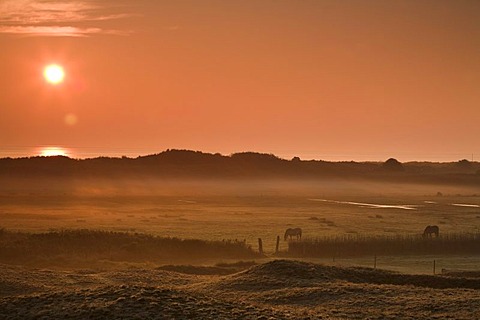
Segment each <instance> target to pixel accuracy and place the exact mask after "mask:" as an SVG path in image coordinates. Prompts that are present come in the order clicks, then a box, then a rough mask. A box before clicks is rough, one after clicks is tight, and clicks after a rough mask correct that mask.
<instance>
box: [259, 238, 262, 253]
mask: <svg viewBox="0 0 480 320" xmlns="http://www.w3.org/2000/svg"><path fill="white" fill-rule="evenodd" d="M258 252H259V253H260V254H261V255H263V244H262V238H258Z"/></svg>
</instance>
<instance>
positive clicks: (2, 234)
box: [0, 229, 258, 266]
mask: <svg viewBox="0 0 480 320" xmlns="http://www.w3.org/2000/svg"><path fill="white" fill-rule="evenodd" d="M255 257H258V253H256V252H255V251H254V250H253V249H252V248H251V247H250V246H248V245H247V244H246V243H245V242H243V241H231V240H226V241H205V240H197V239H178V238H165V237H157V236H152V235H146V234H139V233H125V232H108V231H96V230H87V229H83V230H63V231H52V232H46V233H26V232H12V231H7V230H4V229H0V263H11V264H22V265H32V266H39V265H40V266H41V265H70V266H72V265H74V266H85V265H92V264H94V263H95V261H99V260H107V261H116V262H154V263H155V262H157V263H178V262H189V263H191V262H198V261H199V260H200V261H201V260H205V259H252V258H255Z"/></svg>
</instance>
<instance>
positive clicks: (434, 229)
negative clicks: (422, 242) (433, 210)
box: [423, 226, 440, 238]
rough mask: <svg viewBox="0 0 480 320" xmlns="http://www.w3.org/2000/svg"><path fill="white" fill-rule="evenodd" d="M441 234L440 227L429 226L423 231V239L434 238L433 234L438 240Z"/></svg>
mask: <svg viewBox="0 0 480 320" xmlns="http://www.w3.org/2000/svg"><path fill="white" fill-rule="evenodd" d="M439 233H440V229H439V228H438V226H427V227H426V228H425V230H424V231H423V237H424V238H426V237H429V238H431V237H432V234H434V235H435V237H436V238H438V234H439Z"/></svg>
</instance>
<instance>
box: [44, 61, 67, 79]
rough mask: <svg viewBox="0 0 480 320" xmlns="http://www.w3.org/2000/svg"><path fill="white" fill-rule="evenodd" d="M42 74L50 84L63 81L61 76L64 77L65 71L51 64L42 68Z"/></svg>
mask: <svg viewBox="0 0 480 320" xmlns="http://www.w3.org/2000/svg"><path fill="white" fill-rule="evenodd" d="M43 76H44V77H45V80H47V82H49V83H51V84H59V83H61V82H63V78H65V72H64V71H63V68H62V67H61V66H59V65H56V64H51V65H48V66H46V67H45V69H44V70H43Z"/></svg>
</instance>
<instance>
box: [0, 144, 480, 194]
mask: <svg viewBox="0 0 480 320" xmlns="http://www.w3.org/2000/svg"><path fill="white" fill-rule="evenodd" d="M0 181H1V182H2V184H1V185H0V192H2V193H3V194H5V193H8V194H11V195H13V194H22V193H23V194H25V193H27V194H28V193H34V194H50V193H51V194H62V195H74V196H96V195H103V196H116V195H205V194H209V195H211V194H218V195H225V194H238V195H248V194H255V195H259V194H285V195H297V194H302V195H312V196H314V195H318V194H319V193H321V194H325V195H336V194H347V195H348V194H350V195H355V194H360V195H361V194H365V193H396V194H402V193H407V194H417V193H419V194H432V193H437V192H441V193H442V194H443V193H452V194H464V193H465V194H468V193H474V192H475V190H478V187H479V186H480V163H478V162H470V161H467V160H461V161H458V162H453V163H428V162H409V163H400V162H398V161H397V160H395V159H393V158H392V159H388V160H387V161H385V162H326V161H315V160H312V161H302V160H301V159H299V158H296V157H295V158H293V159H291V160H285V159H280V158H278V157H276V156H274V155H271V154H260V153H253V152H244V153H237V154H233V155H231V156H223V155H220V154H209V153H202V152H198V151H197V152H195V151H188V150H167V151H165V152H162V153H159V154H156V155H150V156H143V157H138V158H135V159H133V158H127V157H123V158H94V159H84V160H78V159H71V158H67V157H59V156H57V157H32V158H19V159H11V158H4V159H0Z"/></svg>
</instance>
